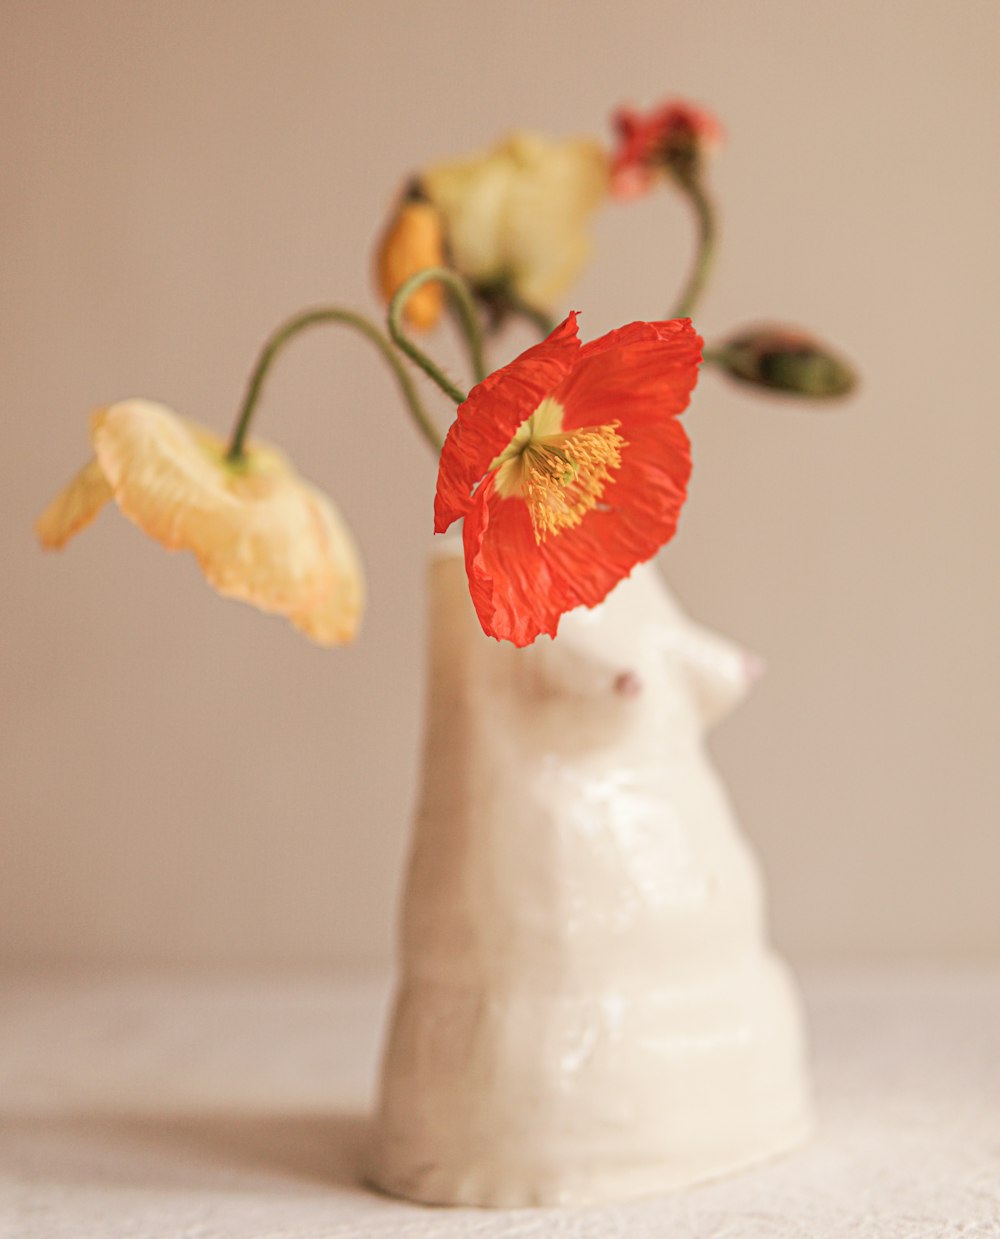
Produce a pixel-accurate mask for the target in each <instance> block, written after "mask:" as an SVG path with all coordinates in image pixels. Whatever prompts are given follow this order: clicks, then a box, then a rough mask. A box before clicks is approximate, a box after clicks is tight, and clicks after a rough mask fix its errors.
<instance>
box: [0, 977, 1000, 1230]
mask: <svg viewBox="0 0 1000 1239" xmlns="http://www.w3.org/2000/svg"><path fill="white" fill-rule="evenodd" d="M805 989H806V998H807V1003H808V1007H809V1013H810V1018H811V1027H812V1039H813V1049H814V1058H815V1073H816V1083H817V1089H818V1109H819V1114H820V1124H819V1129H818V1131H817V1132H816V1135H815V1137H814V1139H813V1140H812V1142H811V1143H810V1144H809V1145H808V1146H806V1147H805V1148H804V1149H802V1150H801V1151H800V1152H799V1153H796V1154H795V1155H793V1156H791V1157H788V1158H785V1159H784V1160H782V1161H779V1162H775V1163H773V1164H771V1165H768V1166H764V1167H762V1168H759V1169H756V1170H752V1171H749V1172H746V1173H744V1174H741V1175H739V1176H737V1177H734V1178H731V1179H727V1180H725V1181H722V1182H719V1183H714V1184H709V1185H707V1186H704V1187H701V1188H697V1189H694V1190H691V1191H687V1192H683V1193H680V1194H677V1195H672V1196H664V1197H660V1198H656V1199H648V1200H642V1201H634V1202H631V1203H628V1204H623V1205H618V1206H614V1207H601V1208H593V1209H580V1210H565V1211H561V1210H523V1211H510V1212H508V1211H500V1212H490V1211H479V1210H473V1209H428V1208H424V1207H420V1206H414V1205H408V1204H405V1203H402V1202H399V1201H394V1200H390V1199H387V1198H385V1197H382V1196H378V1195H376V1194H375V1193H373V1192H370V1191H368V1190H367V1189H366V1188H365V1187H364V1186H362V1185H361V1184H360V1182H359V1171H358V1165H359V1150H360V1149H361V1147H362V1145H363V1142H364V1139H365V1130H366V1127H365V1119H364V1114H365V1112H366V1110H367V1108H368V1106H369V1103H370V1099H371V1094H372V1087H373V1080H374V1073H375V1068H376V1062H377V1057H378V1041H379V1035H380V1029H381V1024H382V1019H383V1016H384V1011H385V1004H386V986H385V984H384V983H383V982H381V981H374V980H365V979H353V980H340V981H337V980H334V979H331V978H329V977H315V976H311V977H300V978H293V979H288V978H285V979H281V980H276V979H273V978H271V979H262V978H260V977H245V978H233V977H231V976H229V977H225V978H217V977H216V978H204V977H202V978H198V979H191V978H185V977H176V978H167V977H162V976H161V977H135V976H132V977H127V978H123V977H117V978H109V977H90V978H86V979H81V978H75V979H72V980H67V979H54V978H48V979H42V980H39V979H37V978H36V979H28V978H24V977H10V976H8V977H6V978H5V979H4V980H3V981H2V995H0V1236H2V1237H3V1239H341V1237H343V1236H358V1237H364V1239H368V1237H371V1239H388V1237H390V1236H398V1237H400V1239H403V1237H405V1239H438V1237H440V1239H450V1237H452V1236H454V1237H455V1239H458V1237H459V1236H474V1237H475V1239H492V1237H493V1236H505V1237H507V1239H537V1237H540V1236H545V1237H548V1236H552V1237H553V1239H615V1237H617V1236H621V1237H622V1239H625V1237H627V1239H647V1237H648V1239H653V1237H656V1239H661V1237H662V1239H694V1237H698V1239H709V1237H711V1239H744V1237H749V1236H753V1237H755V1239H762V1237H765V1236H766V1237H772V1236H773V1237H775V1239H792V1236H794V1237H795V1239H825V1237H827V1236H829V1237H830V1239H848V1237H850V1239H862V1237H867V1236H877V1237H878V1239H904V1237H905V1239H918V1237H919V1239H932V1237H934V1239H937V1237H943V1236H949V1237H950V1236H955V1237H956V1239H958V1237H959V1236H961V1239H980V1237H983V1239H985V1237H986V1236H990V1237H991V1239H993V1237H998V1236H1000V969H996V968H994V969H991V970H980V971H975V972H972V971H964V972H961V973H953V974H948V973H945V972H938V973H929V972H913V973H908V974H899V973H867V974H863V975H853V976H852V975H848V974H843V975H838V976H833V975H826V976H814V977H812V978H811V979H810V978H808V977H807V978H806V983H805Z"/></svg>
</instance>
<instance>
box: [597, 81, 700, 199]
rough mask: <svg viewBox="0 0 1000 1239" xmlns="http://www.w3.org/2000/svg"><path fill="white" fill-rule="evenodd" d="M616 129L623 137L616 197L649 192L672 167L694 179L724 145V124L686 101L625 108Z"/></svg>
mask: <svg viewBox="0 0 1000 1239" xmlns="http://www.w3.org/2000/svg"><path fill="white" fill-rule="evenodd" d="M612 125H613V126H614V130H615V134H616V136H617V138H618V145H617V148H616V150H615V152H614V154H613V155H612V159H611V192H612V194H614V196H615V197H616V198H636V197H638V196H639V195H640V194H644V193H646V192H647V191H648V190H649V189H650V188H652V186H653V184H654V182H655V181H656V179H657V176H658V175H662V173H663V172H665V171H668V170H671V169H673V170H674V171H675V172H678V173H680V174H681V175H690V174H691V173H692V172H693V171H696V170H697V168H698V166H699V164H700V162H701V159H702V156H703V154H704V153H705V151H706V150H711V149H712V148H713V147H715V146H718V145H719V143H720V142H721V141H722V126H721V125H720V124H719V122H718V120H717V119H716V118H715V116H713V115H712V113H711V112H708V111H706V110H705V109H704V108H699V107H695V106H694V105H693V104H690V103H684V102H682V101H680V100H673V101H672V102H670V103H664V104H661V105H660V106H659V107H657V108H654V109H653V110H652V111H651V112H646V113H642V112H636V111H635V110H634V109H632V108H619V109H618V111H617V112H616V113H615V114H614V116H613V117H612Z"/></svg>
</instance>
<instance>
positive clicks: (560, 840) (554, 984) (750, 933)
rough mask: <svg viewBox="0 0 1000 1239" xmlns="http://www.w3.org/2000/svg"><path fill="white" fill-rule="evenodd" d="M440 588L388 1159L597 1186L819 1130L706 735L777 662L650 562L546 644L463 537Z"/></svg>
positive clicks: (512, 1181) (656, 1182)
mask: <svg viewBox="0 0 1000 1239" xmlns="http://www.w3.org/2000/svg"><path fill="white" fill-rule="evenodd" d="M431 599H432V604H431V630H430V633H431V636H430V640H431V663H432V682H431V685H430V696H429V702H428V730H427V737H426V750H425V762H424V776H423V789H422V793H421V797H420V802H419V807H418V812H417V817H416V825H415V833H414V840H413V846H412V853H411V858H410V865H409V873H408V878H407V884H406V893H405V901H404V909H403V918H402V945H401V950H402V959H401V970H402V975H401V979H400V982H399V987H398V992H397V997H396V1002H395V1009H394V1013H393V1017H392V1024H391V1030H390V1036H389V1040H388V1044H387V1048H386V1052H385V1059H384V1066H383V1077H382V1091H381V1100H380V1106H379V1114H378V1120H377V1134H376V1141H375V1145H374V1148H373V1151H372V1160H371V1166H370V1174H371V1177H372V1179H373V1180H374V1181H375V1182H376V1183H377V1184H378V1185H380V1186H381V1187H383V1188H385V1189H386V1190H388V1191H390V1192H393V1193H395V1194H398V1195H402V1196H406V1197H409V1198H411V1199H414V1200H421V1201H427V1202H437V1203H449V1204H452V1203H465V1204H475V1205H495V1206H512V1205H530V1204H557V1203H566V1204H577V1203H586V1202H592V1201H598V1200H605V1199H613V1198H616V1197H626V1196H630V1195H638V1194H643V1193H651V1192H657V1191H660V1190H665V1189H669V1188H675V1187H679V1186H682V1185H685V1184H690V1183H694V1182H696V1181H698V1180H701V1179H705V1178H708V1177H711V1176H715V1175H719V1174H722V1173H724V1172H726V1171H729V1170H733V1169H735V1168H737V1167H740V1166H743V1165H745V1164H747V1163H750V1162H753V1161H756V1160H758V1159H762V1158H765V1157H768V1156H771V1155H773V1154H775V1153H777V1152H779V1151H781V1150H783V1149H786V1148H788V1147H789V1146H791V1145H793V1144H795V1143H796V1142H797V1141H799V1140H800V1139H801V1138H802V1137H803V1135H804V1134H805V1132H806V1130H807V1128H808V1124H809V1090H808V1082H807V1075H806V1070H805V1066H804V1055H803V1037H802V1020H801V1015H800V1009H799V1004H798V1000H797V995H796V991H795V988H794V985H793V982H792V980H791V978H790V976H789V974H788V971H787V969H786V968H785V966H784V965H783V964H782V963H781V961H780V960H778V959H777V958H776V957H775V956H774V954H773V953H772V951H771V950H770V949H769V947H768V945H767V942H766V939H765V930H764V924H763V908H762V894H761V883H760V879H759V875H758V870H757V865H756V862H755V860H754V857H753V855H752V853H751V852H750V850H749V849H748V847H747V845H746V844H745V842H744V841H743V839H742V838H741V836H740V835H739V833H738V831H737V829H736V826H735V823H734V820H733V816H732V812H731V810H730V807H729V803H728V801H727V798H726V795H725V792H724V790H723V788H722V786H721V784H720V781H719V779H718V777H717V776H716V774H715V772H714V770H713V769H712V767H711V765H710V763H709V761H708V758H707V756H706V753H705V749H704V744H703V736H704V733H705V730H706V728H707V727H708V726H709V725H710V724H711V723H712V722H714V721H715V720H716V719H718V718H719V717H721V716H722V715H723V714H724V713H725V712H726V711H727V710H728V709H729V708H731V707H732V706H733V705H734V704H735V703H736V702H737V701H738V700H739V699H740V698H741V697H742V695H743V694H744V692H745V690H746V688H747V686H748V684H749V682H750V681H751V679H752V678H753V676H754V664H753V660H752V659H750V658H749V656H748V655H747V654H746V653H745V652H744V651H742V650H741V649H739V648H738V647H737V646H735V645H734V644H732V643H731V642H729V641H726V640H724V639H723V638H721V637H719V636H716V635H715V634H713V633H710V632H708V631H707V630H705V629H703V628H701V627H699V626H697V625H695V624H693V623H692V622H691V621H690V620H688V619H687V618H686V617H685V616H684V615H683V613H682V612H681V611H680V610H679V608H678V607H677V605H676V603H675V602H674V601H673V599H672V597H671V596H670V594H669V591H668V590H667V588H666V586H665V585H664V583H663V581H662V579H661V577H660V575H659V573H658V571H657V569H656V568H655V567H654V566H652V565H644V566H640V567H639V568H637V569H635V571H634V572H633V574H632V576H631V578H630V579H628V580H626V581H624V582H622V584H621V585H619V586H618V588H617V589H615V590H614V592H613V593H612V594H611V595H610V597H609V598H608V599H607V600H606V601H605V602H604V603H603V604H602V605H601V606H599V607H597V608H595V609H594V610H590V611H588V610H579V611H575V612H573V613H571V614H569V615H567V616H565V617H564V618H563V621H562V625H561V628H560V632H559V636H558V637H557V638H556V639H555V640H549V639H548V638H544V637H543V638H540V639H539V640H538V641H537V642H536V643H535V644H534V645H533V646H530V647H528V648H527V649H524V650H518V649H515V648H513V647H512V646H510V645H507V644H498V643H497V642H495V641H492V640H490V639H488V638H486V637H485V636H484V635H483V633H482V631H481V630H480V628H479V624H478V622H477V620H476V617H475V614H474V612H473V610H472V606H471V603H470V601H469V597H468V589H467V585H466V581H465V568H464V564H463V561H462V559H461V556H460V554H456V553H455V551H454V548H453V547H446V548H445V549H444V551H443V552H442V553H441V554H440V556H439V557H438V558H437V559H436V561H435V562H434V563H433V565H432V568H431Z"/></svg>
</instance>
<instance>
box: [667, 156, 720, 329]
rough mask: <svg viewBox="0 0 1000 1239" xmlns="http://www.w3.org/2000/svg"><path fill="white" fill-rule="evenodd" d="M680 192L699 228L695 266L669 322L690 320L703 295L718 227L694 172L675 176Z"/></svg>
mask: <svg viewBox="0 0 1000 1239" xmlns="http://www.w3.org/2000/svg"><path fill="white" fill-rule="evenodd" d="M677 181H678V183H679V184H680V187H681V189H682V190H683V191H684V193H685V194H687V196H688V200H689V201H690V203H691V205H692V207H693V208H694V212H695V218H696V220H697V224H698V248H697V252H696V253H695V259H694V266H693V267H692V269H691V274H690V275H689V276H688V282H687V284H686V285H685V288H684V291H683V292H682V293H681V295H680V298H679V300H678V301H677V304H676V306H675V307H674V309H673V311H672V312H671V315H670V317H671V318H690V317H691V316H692V315H693V314H694V311H695V307H696V306H697V304H698V302H699V301H700V300H701V295H702V293H703V292H704V291H705V286H706V285H707V283H708V277H709V275H710V274H711V272H712V265H713V263H714V262H715V253H716V248H717V242H718V225H717V222H716V218H715V208H714V206H713V205H712V200H711V198H710V197H709V196H708V193H707V192H706V190H705V187H704V185H703V184H702V182H701V178H700V176H699V175H698V173H697V172H695V173H693V174H692V175H690V176H678V177H677Z"/></svg>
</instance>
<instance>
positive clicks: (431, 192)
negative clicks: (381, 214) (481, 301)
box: [378, 132, 608, 325]
mask: <svg viewBox="0 0 1000 1239" xmlns="http://www.w3.org/2000/svg"><path fill="white" fill-rule="evenodd" d="M414 191H415V192H416V194H417V195H418V196H419V197H420V198H421V199H423V200H424V201H425V202H426V203H428V204H429V205H430V206H431V207H433V208H434V210H435V211H436V212H437V213H438V215H437V218H438V220H439V224H440V229H441V238H442V240H443V245H444V253H445V255H446V259H447V262H448V263H449V264H450V265H451V266H452V267H453V268H454V269H455V270H456V271H457V272H458V273H459V274H460V275H461V276H463V277H464V278H465V279H467V280H468V281H469V282H470V283H471V284H472V285H473V286H474V287H475V288H476V289H477V291H480V292H483V293H487V292H492V291H494V290H499V291H500V292H501V293H502V291H503V290H504V289H506V290H509V292H510V293H512V294H513V295H514V296H515V297H516V298H517V299H519V300H520V301H523V302H524V303H525V304H527V305H529V306H531V307H533V308H535V309H537V310H540V311H546V310H549V309H550V308H551V307H552V306H553V305H554V304H555V302H556V301H557V300H558V298H559V297H560V296H561V295H562V293H563V292H564V291H565V290H566V288H567V287H568V286H569V285H570V283H571V282H572V281H573V279H574V278H575V277H576V276H577V275H578V273H579V271H580V269H581V268H582V267H583V265H584V263H585V262H586V260H587V257H588V256H589V253H590V236H589V232H588V228H587V225H588V222H589V219H590V216H591V215H592V214H593V212H594V211H595V209H596V208H597V206H598V205H599V204H600V202H601V201H602V200H603V199H604V198H605V197H606V196H607V192H608V155H607V152H606V151H605V150H604V148H603V147H602V146H601V145H600V143H598V142H594V141H591V140H588V139H584V138H570V139H566V140H563V141H559V140H555V139H552V138H546V137H543V136H542V135H541V134H536V133H527V132H522V133H514V134H511V135H510V136H509V137H507V138H505V139H504V140H503V141H502V142H500V143H499V144H498V145H497V146H495V147H494V148H493V149H492V150H489V151H484V152H482V153H479V154H476V155H473V156H471V157H469V158H467V159H462V160H457V161H454V162H450V163H443V164H438V165H436V166H435V167H432V168H429V169H428V170H427V171H425V172H423V173H421V174H420V176H418V177H417V178H416V180H415V183H414V186H411V188H410V191H409V192H408V194H407V196H406V197H404V199H403V201H402V203H401V204H400V207H399V209H398V212H397V216H396V220H399V219H401V218H402V217H403V216H404V215H405V213H406V212H407V211H408V209H409V208H410V206H411V205H412V203H413V201H414ZM394 223H395V221H394V222H391V223H390V225H389V227H388V229H387V230H386V233H385V234H384V237H383V242H382V246H381V248H380V252H379V258H378V263H379V269H380V271H387V270H389V269H391V268H392V267H393V266H398V267H400V268H401V269H404V270H406V271H407V272H408V273H409V274H412V273H413V272H415V271H416V270H420V269H421V266H420V265H419V264H420V263H421V262H423V265H424V266H430V265H433V264H431V263H430V262H426V261H424V260H425V259H426V258H427V257H428V256H429V254H430V250H431V247H430V246H429V245H428V244H427V234H426V233H423V234H420V235H419V236H418V234H417V232H416V230H406V231H405V233H403V232H401V231H400V230H399V229H398V228H397V227H395V226H394ZM407 247H408V248H407ZM404 249H407V252H406V253H405V254H404ZM390 251H394V252H392V253H391V252H390ZM400 283H402V280H399V281H398V282H397V283H396V284H395V286H388V285H387V284H386V283H385V282H381V288H382V292H383V295H384V296H386V297H390V296H391V295H392V293H393V292H394V291H395V288H397V287H399V284H400ZM415 325H419V324H417V323H416V322H415Z"/></svg>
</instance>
